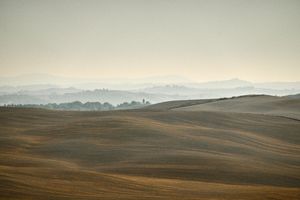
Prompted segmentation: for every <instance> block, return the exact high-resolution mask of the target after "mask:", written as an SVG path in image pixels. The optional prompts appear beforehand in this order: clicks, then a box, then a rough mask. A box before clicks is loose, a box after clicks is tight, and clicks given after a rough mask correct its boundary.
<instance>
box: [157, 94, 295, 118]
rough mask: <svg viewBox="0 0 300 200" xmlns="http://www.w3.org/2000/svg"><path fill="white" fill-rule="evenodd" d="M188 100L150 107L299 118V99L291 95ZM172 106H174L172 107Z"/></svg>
mask: <svg viewBox="0 0 300 200" xmlns="http://www.w3.org/2000/svg"><path fill="white" fill-rule="evenodd" d="M189 102H190V101H182V102H181V104H180V106H175V105H177V102H176V101H174V102H169V103H168V105H167V104H164V103H162V104H158V105H153V106H152V109H153V108H154V109H156V108H160V107H164V108H167V109H172V110H177V111H215V112H220V111H221V112H236V113H256V114H268V115H275V116H286V117H290V118H295V119H300V99H299V98H292V97H275V96H265V95H262V96H242V97H236V98H229V99H215V100H213V101H210V102H207V101H204V103H196V104H192V105H188V104H189ZM173 106H174V107H173Z"/></svg>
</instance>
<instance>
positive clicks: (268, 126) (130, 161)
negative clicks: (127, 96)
mask: <svg viewBox="0 0 300 200" xmlns="http://www.w3.org/2000/svg"><path fill="white" fill-rule="evenodd" d="M203 105H205V104H203ZM196 106H197V105H196ZM200 106H201V105H198V109H199V107H200ZM206 106H208V105H206ZM293 106H294V105H293ZM182 109H183V108H182ZM182 109H175V110H168V109H165V110H163V109H162V110H151V109H148V110H147V109H144V110H132V111H112V112H67V111H49V110H42V109H25V108H22V109H21V108H19V109H18V108H0V199H289V200H290V199H299V198H300V121H299V120H298V119H296V118H292V117H286V116H275V115H266V114H261V113H239V112H227V111H224V110H223V111H218V110H210V111H209V110H206V111H203V110H201V109H199V111H197V110H196V111H195V110H189V109H191V108H189V109H187V110H182ZM206 109H208V108H207V107H206ZM287 113H288V112H287Z"/></svg>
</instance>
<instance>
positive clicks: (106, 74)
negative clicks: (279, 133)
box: [0, 0, 300, 81]
mask: <svg viewBox="0 0 300 200" xmlns="http://www.w3.org/2000/svg"><path fill="white" fill-rule="evenodd" d="M28 73H49V74H53V75H61V76H70V77H72V76H75V77H93V78H95V77H98V78H111V77H127V78H138V77H147V76H156V75H179V76H184V77H187V78H189V79H191V80H195V81H208V80H220V79H229V78H241V79H245V80H249V81H299V80H300V1H299V0H295V1H293V0H280V1H277V0H257V1H255V0H247V1H243V0H236V1H230V0H228V1H225V0H219V1H214V0H206V1H201V0H198V1H189V0H182V1H175V0H169V1H167V0H157V1H155V0H148V1H142V0H139V1H127V0H120V1H114V0H107V1H100V0H98V1H90V0H81V1H79V0H78V1H77V0H57V1H56V0H49V1H46V0H36V1H32V0H24V1H22V0H0V74H1V76H14V75H18V74H28Z"/></svg>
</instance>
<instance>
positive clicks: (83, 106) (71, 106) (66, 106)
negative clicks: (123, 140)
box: [3, 99, 150, 111]
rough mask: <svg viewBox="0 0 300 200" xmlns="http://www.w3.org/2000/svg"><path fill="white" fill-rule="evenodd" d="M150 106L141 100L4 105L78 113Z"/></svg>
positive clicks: (147, 102)
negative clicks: (115, 103) (117, 102)
mask: <svg viewBox="0 0 300 200" xmlns="http://www.w3.org/2000/svg"><path fill="white" fill-rule="evenodd" d="M146 105H150V102H149V101H145V100H144V99H143V101H142V102H139V101H131V102H124V103H121V104H118V105H116V106H114V105H112V104H110V103H108V102H105V103H100V102H86V103H82V102H80V101H74V102H68V103H59V104H57V103H48V104H5V105H3V106H4V107H24V108H45V109H51V110H80V111H107V110H120V109H134V108H141V107H143V106H146Z"/></svg>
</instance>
